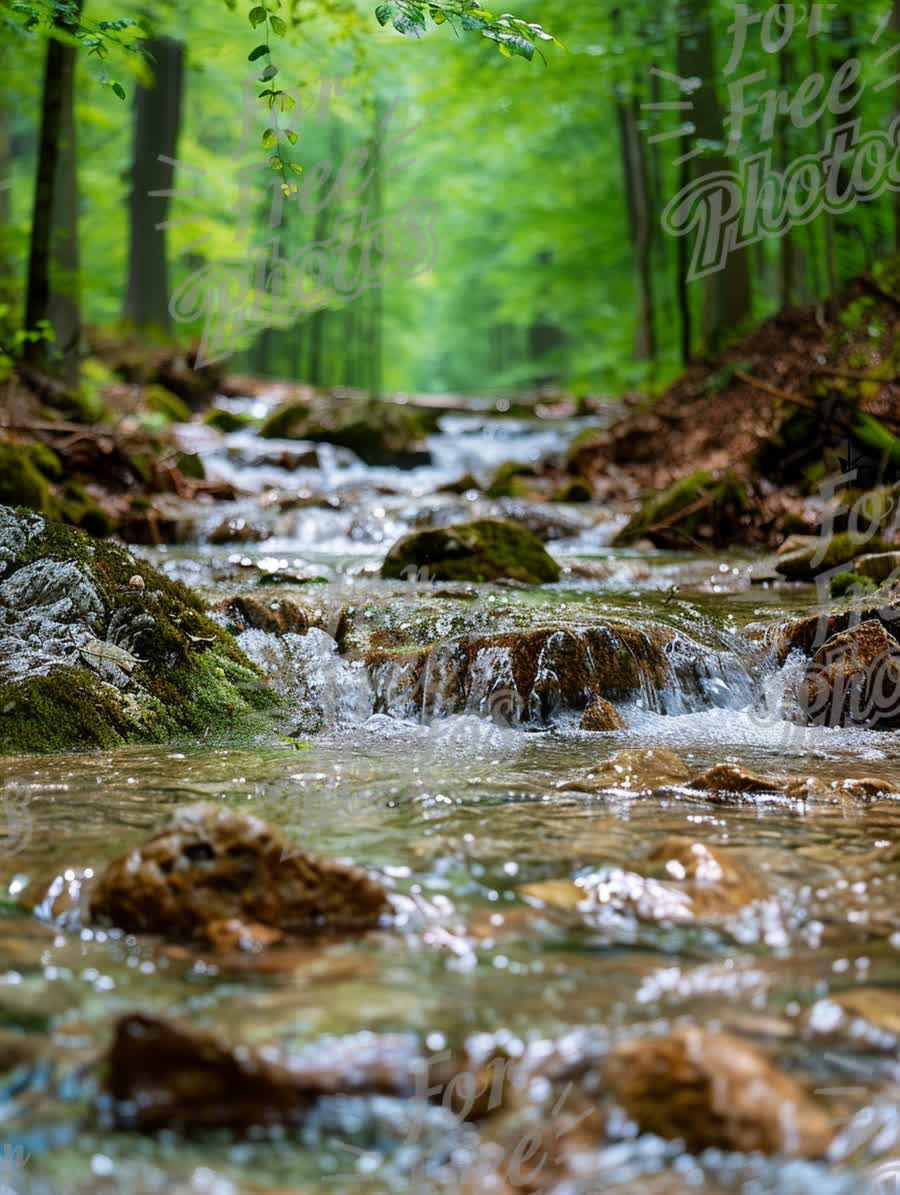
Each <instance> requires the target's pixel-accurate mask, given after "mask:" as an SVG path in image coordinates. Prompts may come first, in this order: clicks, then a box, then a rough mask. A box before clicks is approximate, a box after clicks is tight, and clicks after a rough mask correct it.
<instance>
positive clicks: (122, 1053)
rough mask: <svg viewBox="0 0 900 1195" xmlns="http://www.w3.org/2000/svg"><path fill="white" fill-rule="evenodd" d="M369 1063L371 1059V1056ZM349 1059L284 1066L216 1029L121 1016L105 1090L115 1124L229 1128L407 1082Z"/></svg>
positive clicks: (294, 1115) (400, 1073) (393, 1089)
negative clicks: (339, 1063)
mask: <svg viewBox="0 0 900 1195" xmlns="http://www.w3.org/2000/svg"><path fill="white" fill-rule="evenodd" d="M374 1061H375V1062H376V1063H377V1062H378V1061H379V1060H377V1059H376V1060H374ZM388 1061H389V1060H385V1059H382V1060H380V1066H372V1065H371V1064H370V1065H369V1066H366V1065H365V1060H364V1059H361V1058H360V1056H359V1052H358V1051H357V1057H356V1059H355V1065H354V1064H352V1063H351V1060H350V1059H347V1058H345V1059H344V1060H343V1062H344V1068H345V1069H344V1072H343V1073H342V1074H341V1073H339V1072H338V1073H335V1072H334V1071H332V1070H329V1069H328V1066H327V1064H324V1065H320V1066H319V1067H318V1068H316V1067H313V1066H305V1067H304V1066H302V1065H297V1064H292V1063H291V1061H290V1059H289V1058H287V1057H285V1056H284V1055H282V1054H280V1052H278V1051H276V1050H273V1049H266V1048H262V1049H259V1050H253V1049H249V1048H248V1047H246V1046H237V1047H232V1046H230V1045H229V1044H227V1043H226V1042H225V1041H224V1040H222V1039H221V1038H220V1037H218V1036H217V1035H216V1034H213V1033H209V1032H206V1031H204V1030H202V1029H195V1028H194V1027H193V1026H190V1025H187V1024H185V1023H183V1022H181V1021H176V1020H168V1019H163V1018H161V1017H155V1016H151V1015H149V1014H142V1013H133V1014H131V1015H129V1016H125V1017H122V1018H121V1020H120V1021H119V1022H118V1024H117V1025H116V1028H115V1033H114V1037H113V1042H112V1046H111V1048H110V1052H109V1070H108V1081H107V1082H108V1090H109V1095H110V1096H111V1100H112V1109H111V1111H112V1117H113V1122H114V1124H115V1125H116V1127H118V1128H122V1129H132V1130H134V1129H137V1130H139V1131H140V1132H145V1133H146V1132H155V1131H157V1130H159V1129H163V1128H169V1129H173V1128H174V1129H200V1128H229V1129H233V1130H235V1131H238V1132H240V1131H246V1130H247V1129H249V1128H252V1127H254V1126H260V1125H275V1124H291V1123H293V1124H296V1123H300V1122H302V1120H303V1119H304V1117H305V1116H306V1115H307V1114H308V1113H309V1112H310V1111H311V1110H312V1108H313V1107H314V1105H315V1104H316V1102H317V1101H318V1100H319V1099H320V1098H322V1096H326V1095H333V1094H336V1093H340V1094H351V1093H354V1092H359V1091H367V1092H371V1093H374V1092H382V1093H386V1094H400V1093H404V1092H406V1091H407V1090H408V1089H409V1088H410V1086H411V1082H412V1076H411V1065H412V1064H411V1061H410V1059H409V1056H408V1054H407V1055H406V1057H405V1058H404V1062H405V1066H402V1067H400V1066H397V1065H396V1064H395V1065H394V1067H393V1068H391V1067H390V1066H389V1065H388Z"/></svg>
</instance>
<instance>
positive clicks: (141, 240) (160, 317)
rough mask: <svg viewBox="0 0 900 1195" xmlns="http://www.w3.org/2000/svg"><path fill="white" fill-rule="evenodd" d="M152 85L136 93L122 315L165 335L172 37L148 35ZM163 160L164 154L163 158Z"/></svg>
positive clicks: (173, 127) (175, 58)
mask: <svg viewBox="0 0 900 1195" xmlns="http://www.w3.org/2000/svg"><path fill="white" fill-rule="evenodd" d="M146 49H147V51H148V53H149V55H150V57H151V60H152V63H153V73H154V79H153V84H152V86H150V87H137V88H135V93H134V140H133V152H132V162H131V194H130V195H129V198H128V218H129V245H128V283H127V287H126V292H125V305H124V308H123V311H122V315H123V318H124V319H125V320H126V321H127V322H128V323H130V324H132V325H133V326H134V327H135V328H137V329H138V330H139V331H140V332H141V333H143V334H144V335H147V334H150V335H154V334H155V335H157V336H160V335H165V334H166V333H167V332H168V331H169V328H170V326H171V319H170V316H169V272H168V268H169V267H168V254H167V247H166V242H167V234H166V229H165V228H164V227H162V226H163V225H165V223H166V221H167V220H168V215H169V207H170V198H169V196H168V195H167V194H166V192H168V191H171V189H172V183H173V181H174V178H175V167H174V165H173V164H172V162H173V160H174V159H175V157H176V150H177V146H178V131H179V127H180V124H181V106H182V105H181V99H182V91H183V86H184V47H183V46H182V44H181V43H180V42H177V41H174V40H173V39H172V38H170V37H151V38H149V39H148V40H147V43H146ZM163 159H168V160H167V161H164V160H163Z"/></svg>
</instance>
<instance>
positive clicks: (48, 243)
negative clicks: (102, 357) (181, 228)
mask: <svg viewBox="0 0 900 1195" xmlns="http://www.w3.org/2000/svg"><path fill="white" fill-rule="evenodd" d="M80 12H81V6H80V3H76V5H75V10H74V13H73V14H72V18H70V20H69V21H67V22H63V21H59V22H58V23H57V28H58V29H59V30H60V32H62V33H63V34H65V35H69V36H72V35H73V34H74V33H75V32H76V30H77V28H78V25H77V21H78V16H79V14H80ZM76 51H77V47H76V46H74V45H70V44H68V43H67V42H63V41H60V40H59V39H58V38H57V37H53V36H51V37H50V39H49V40H48V42H47V55H46V58H45V60H44V84H43V92H42V99H41V131H40V139H39V143H38V159H37V174H36V179H35V188H34V205H33V208H32V217H31V243H30V245H29V252H28V281H27V289H26V298H25V328H26V330H28V331H30V332H33V331H36V330H38V329H39V328H40V327H41V325H43V324H49V325H50V326H51V327H52V328H53V332H54V337H55V340H54V343H53V344H52V345H51V344H50V343H49V342H48V341H47V340H44V339H41V340H35V341H30V342H28V343H26V345H25V350H24V356H25V359H26V361H28V363H29V364H30V365H32V366H34V367H35V368H37V369H42V370H49V369H51V367H52V368H55V369H59V370H60V372H61V374H62V377H63V380H64V381H65V382H66V383H67V384H69V385H71V384H73V383H75V382H77V379H78V340H79V335H80V320H79V305H78V290H77V269H78V213H77V195H78V183H77V175H76V154H75V117H74V107H73V105H74V86H75V55H76ZM73 263H74V267H75V285H74V287H70V288H69V293H68V294H66V293H65V288H64V287H62V283H64V282H65V274H66V273H69V269H70V267H71V266H72V264H73ZM57 276H58V279H57ZM69 281H70V282H72V278H71V277H70V278H69ZM54 317H55V318H56V319H57V320H60V321H61V322H60V323H59V324H58V325H56V324H54V323H53V320H54Z"/></svg>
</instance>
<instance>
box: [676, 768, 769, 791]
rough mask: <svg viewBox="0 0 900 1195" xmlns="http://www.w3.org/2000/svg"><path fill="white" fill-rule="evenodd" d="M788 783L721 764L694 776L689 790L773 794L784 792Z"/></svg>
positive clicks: (689, 784)
mask: <svg viewBox="0 0 900 1195" xmlns="http://www.w3.org/2000/svg"><path fill="white" fill-rule="evenodd" d="M785 786H786V781H784V780H776V779H773V778H772V777H770V776H756V775H754V774H753V773H752V772H745V771H744V769H743V768H739V767H737V766H736V765H735V764H730V763H720V764H716V765H715V767H712V768H707V769H706V771H705V772H701V773H700V775H699V776H692V777H691V779H690V781H689V783H688V788H703V789H709V790H710V791H711V792H723V793H765V792H768V793H771V792H782V791H784V788H785Z"/></svg>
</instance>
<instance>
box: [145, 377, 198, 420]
mask: <svg viewBox="0 0 900 1195" xmlns="http://www.w3.org/2000/svg"><path fill="white" fill-rule="evenodd" d="M144 405H145V406H146V408H147V410H148V411H154V412H155V413H156V414H157V415H162V416H163V417H164V418H165V419H166V420H167V422H169V423H190V421H191V409H190V407H189V406H188V405H187V403H185V402H184V401H183V400H182V399H180V398H179V397H178V395H177V394H173V393H172V391H171V390H167V389H166V388H165V386H160V384H159V383H158V382H151V383H150V385H149V386H145V387H144Z"/></svg>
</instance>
